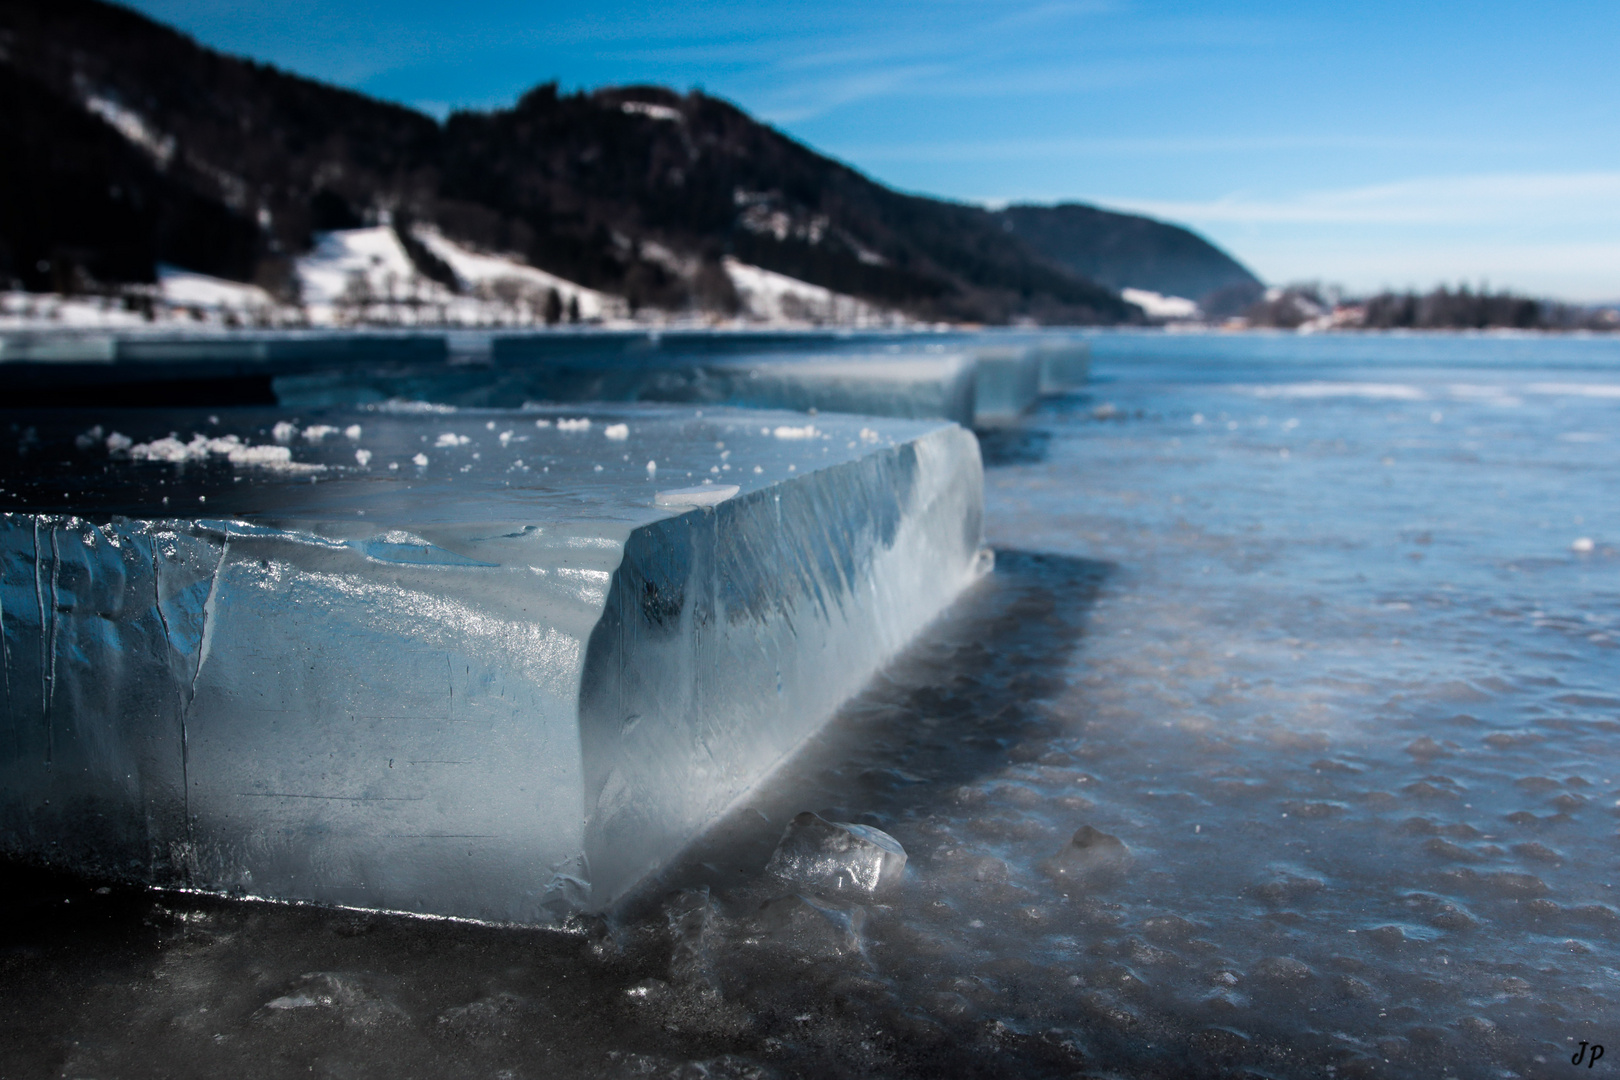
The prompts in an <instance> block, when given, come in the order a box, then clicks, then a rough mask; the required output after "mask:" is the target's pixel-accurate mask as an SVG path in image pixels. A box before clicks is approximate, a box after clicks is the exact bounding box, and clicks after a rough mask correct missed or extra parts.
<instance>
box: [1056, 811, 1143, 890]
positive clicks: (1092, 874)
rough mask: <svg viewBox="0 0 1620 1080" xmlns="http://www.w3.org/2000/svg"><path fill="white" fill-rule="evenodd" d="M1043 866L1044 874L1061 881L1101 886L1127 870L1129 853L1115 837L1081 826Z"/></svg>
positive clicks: (1099, 830) (1123, 843)
mask: <svg viewBox="0 0 1620 1080" xmlns="http://www.w3.org/2000/svg"><path fill="white" fill-rule="evenodd" d="M1046 865H1047V871H1048V872H1049V873H1050V874H1051V875H1052V876H1053V877H1055V878H1058V879H1059V880H1061V881H1073V882H1082V883H1086V884H1102V883H1104V882H1106V881H1110V880H1112V879H1114V878H1117V877H1119V876H1120V875H1122V874H1123V873H1124V872H1125V871H1126V870H1127V869H1129V867H1130V865H1131V851H1130V848H1128V847H1126V846H1125V842H1124V841H1123V840H1121V839H1120V838H1119V837H1117V836H1114V835H1112V834H1111V833H1105V832H1103V831H1102V830H1101V829H1096V828H1093V827H1092V826H1090V825H1082V826H1080V829H1079V831H1077V832H1076V833H1075V834H1074V836H1073V837H1072V838H1071V839H1070V840H1069V842H1068V843H1067V844H1065V845H1063V850H1062V851H1059V852H1058V853H1057V854H1056V855H1054V856H1053V857H1052V858H1051V859H1050V860H1048V862H1047V864H1046Z"/></svg>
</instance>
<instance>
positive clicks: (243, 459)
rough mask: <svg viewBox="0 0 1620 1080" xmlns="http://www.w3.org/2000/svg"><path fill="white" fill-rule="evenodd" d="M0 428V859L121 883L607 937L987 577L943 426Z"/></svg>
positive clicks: (429, 417) (625, 412)
mask: <svg viewBox="0 0 1620 1080" xmlns="http://www.w3.org/2000/svg"><path fill="white" fill-rule="evenodd" d="M0 419H4V420H5V421H6V423H8V424H9V425H15V426H13V427H12V428H11V430H12V431H14V432H15V433H16V436H15V437H14V439H12V440H8V441H7V442H6V444H4V445H3V446H0V509H3V510H4V514H3V516H0V570H3V575H0V621H3V629H4V663H5V689H6V694H7V710H6V713H5V719H4V727H5V731H4V737H3V738H0V849H3V850H4V851H5V852H6V853H8V854H10V855H13V856H18V857H24V858H30V859H36V860H41V861H44V862H47V863H51V864H55V865H61V866H66V867H72V868H75V869H79V870H83V871H89V872H93V873H98V874H108V875H111V876H115V877H118V878H122V879H128V880H135V881H144V882H154V883H162V884H184V885H189V886H191V887H195V888H201V889H210V890H222V891H237V892H241V893H244V894H249V895H259V896H270V897H282V898H293V899H304V900H314V901H321V902H329V903H339V904H349V905H356V906H361V907H371V908H384V909H398V910H407V911H420V912H432V913H438V914H445V915H457V916H467V917H475V918H483V919H495V920H512V921H520V922H543V921H547V920H549V919H552V918H555V917H556V916H557V915H558V914H559V913H561V912H565V911H568V910H573V909H577V908H581V907H587V908H592V907H594V908H602V907H605V906H608V905H610V904H611V903H613V902H614V900H615V899H616V898H617V897H619V896H620V895H622V894H623V893H624V892H625V891H626V890H627V889H629V888H630V887H631V886H633V885H634V884H635V883H636V882H637V881H638V880H640V879H641V878H642V877H643V876H644V875H645V874H647V873H648V872H650V871H652V870H654V869H656V868H657V867H659V866H660V865H662V864H663V863H664V862H665V861H666V860H668V859H669V858H671V857H672V856H673V855H674V854H675V853H676V852H677V851H678V850H679V849H680V848H681V847H682V846H683V845H684V844H685V843H687V842H688V841H689V840H690V839H691V838H692V837H693V836H694V835H695V834H696V833H697V832H698V831H699V830H701V829H702V828H703V827H704V826H705V825H706V824H707V823H709V822H710V821H712V820H714V819H715V817H716V816H717V815H718V814H720V813H721V812H722V811H723V810H724V809H725V808H726V807H727V806H728V805H730V804H732V803H733V802H734V800H736V799H738V798H739V797H741V796H742V795H744V794H745V793H746V792H747V791H748V790H749V788H750V787H751V786H752V785H754V784H755V783H757V782H758V781H759V780H760V778H761V777H763V776H764V775H765V774H766V773H767V772H768V771H769V770H770V769H771V768H772V767H773V766H774V765H775V764H776V763H777V762H779V761H780V760H781V759H782V758H783V757H784V756H785V755H786V754H788V753H789V752H790V751H791V750H792V749H793V748H794V747H795V746H797V745H798V744H799V743H800V742H801V741H802V740H803V739H804V738H806V737H807V736H808V735H810V734H811V733H813V732H814V731H815V730H816V729H817V728H818V727H819V726H820V725H821V724H822V723H823V722H824V721H825V720H826V719H827V717H828V716H829V715H830V714H831V713H832V712H833V710H834V709H836V708H837V706H838V705H839V704H840V703H841V702H842V701H844V700H845V699H846V698H847V697H848V696H849V695H850V694H852V693H853V692H855V691H856V690H857V689H858V688H859V687H860V686H861V685H862V684H863V683H864V682H865V681H866V680H867V679H868V678H869V677H870V676H871V675H872V673H873V672H874V671H875V670H876V668H877V667H878V666H879V665H880V664H881V663H882V662H883V661H884V660H885V659H886V658H887V657H889V656H891V655H893V654H894V653H895V652H896V651H897V650H898V649H899V648H901V647H902V646H903V645H904V644H905V643H906V642H907V640H908V639H909V638H910V637H911V636H912V635H914V634H915V633H916V632H917V631H918V630H919V629H920V628H921V627H922V626H923V625H924V624H925V623H927V622H928V621H929V620H930V619H932V618H933V617H934V615H936V614H937V613H938V612H939V611H941V610H942V609H943V608H944V607H945V606H946V605H948V604H949V603H950V602H951V600H952V599H953V598H954V597H955V596H956V595H957V594H958V593H959V592H960V591H961V590H962V589H963V588H965V587H966V586H967V585H968V584H969V583H970V582H971V581H973V580H974V579H975V577H976V576H977V575H978V574H979V573H981V572H982V569H983V566H984V561H983V558H982V556H981V554H980V535H981V533H980V517H981V500H982V494H981V484H982V474H981V471H980V462H979V456H978V447H977V444H976V442H975V441H974V439H973V437H972V436H971V435H970V434H969V433H968V432H966V431H964V430H963V429H961V428H960V427H958V426H956V425H953V424H948V423H939V422H925V421H910V420H875V419H873V418H869V417H868V418H846V417H833V416H824V417H817V418H814V420H813V422H807V421H806V418H805V417H804V416H802V415H798V414H789V413H769V412H744V411H733V410H723V409H720V410H717V409H712V408H708V409H703V410H695V409H691V408H670V407H664V408H655V407H644V406H643V407H637V406H622V407H592V408H589V409H578V408H573V409H561V410H557V409H546V410H531V411H501V412H495V411H479V412H472V411H463V412H456V411H453V410H442V409H441V410H434V409H431V408H424V409H422V410H420V411H417V412H409V413H407V412H399V411H385V410H373V411H359V412H351V413H345V414H326V415H311V416H303V417H298V416H291V415H288V414H287V413H286V412H285V411H280V410H271V411H261V410H232V411H229V412H226V413H224V414H223V415H216V416H209V415H207V414H204V413H196V414H179V413H174V414H166V415H165V416H164V417H163V418H162V419H161V420H159V419H154V418H152V417H151V416H150V415H149V414H142V413H139V412H134V411H131V412H124V413H115V412H110V411H99V412H98V411H87V412H85V413H82V414H70V413H67V412H56V413H44V412H39V413H34V414H24V413H13V414H10V415H9V416H4V417H0ZM610 432H611V433H612V434H610ZM705 480H711V481H712V484H705V483H704V482H703V481H705ZM683 488H685V489H697V491H698V492H699V493H700V494H701V492H702V489H704V488H713V489H715V491H716V498H715V500H714V502H713V505H695V506H694V505H691V504H690V503H683V501H682V499H681V498H680V497H679V496H678V495H677V496H675V497H673V498H672V497H671V495H672V493H678V492H679V490H680V489H683ZM661 493H662V494H663V495H664V496H665V498H664V499H660V497H659V496H660V494H661ZM698 501H699V502H700V503H701V502H704V501H705V500H703V499H701V498H700V499H698Z"/></svg>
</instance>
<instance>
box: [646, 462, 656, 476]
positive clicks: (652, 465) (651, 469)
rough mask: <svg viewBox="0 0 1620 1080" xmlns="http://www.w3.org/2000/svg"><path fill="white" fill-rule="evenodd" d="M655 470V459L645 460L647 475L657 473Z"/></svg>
mask: <svg viewBox="0 0 1620 1080" xmlns="http://www.w3.org/2000/svg"><path fill="white" fill-rule="evenodd" d="M657 472H658V462H656V461H649V462H647V475H648V476H654V475H656V474H657Z"/></svg>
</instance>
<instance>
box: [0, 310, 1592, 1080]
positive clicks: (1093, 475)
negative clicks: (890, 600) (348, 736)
mask: <svg viewBox="0 0 1620 1080" xmlns="http://www.w3.org/2000/svg"><path fill="white" fill-rule="evenodd" d="M1094 347H1095V371H1096V375H1097V381H1096V383H1095V385H1094V386H1093V387H1092V388H1091V390H1090V391H1089V392H1088V393H1087V394H1085V395H1077V396H1074V397H1071V398H1067V399H1062V400H1059V401H1056V402H1052V403H1049V404H1048V405H1046V406H1044V407H1043V409H1042V411H1041V412H1040V413H1038V414H1037V415H1035V416H1034V417H1031V418H1029V419H1028V420H1026V422H1025V423H1024V424H1023V425H1022V426H1021V427H1020V428H1017V429H1014V430H1009V431H1001V432H997V433H995V434H994V435H993V436H992V437H990V438H989V439H988V440H987V442H986V446H985V450H986V463H987V465H988V466H990V468H989V470H988V472H987V478H986V484H987V492H986V496H987V502H988V517H987V523H986V529H987V533H988V535H989V539H990V541H991V543H992V544H993V545H994V546H995V547H996V548H997V549H998V564H997V570H996V573H995V574H994V575H993V576H992V577H990V578H989V579H987V580H986V581H985V582H983V583H982V584H981V585H980V586H978V587H977V588H976V590H975V591H974V592H973V593H971V594H970V595H969V596H968V598H967V599H966V600H964V601H963V602H962V603H960V604H959V605H958V607H957V608H956V609H955V611H954V612H953V613H952V614H951V615H950V616H949V617H948V618H947V619H946V620H944V621H943V622H942V623H941V624H939V625H937V626H936V627H935V628H934V630H933V631H931V632H930V633H929V634H927V635H926V636H925V638H924V639H923V640H922V641H921V642H920V643H919V644H918V645H917V646H916V647H915V648H913V649H912V650H910V651H909V652H908V653H907V654H906V655H905V656H904V657H903V658H902V659H901V660H900V661H899V662H897V663H896V664H894V665H892V666H891V667H890V668H889V669H888V671H887V672H886V673H885V675H884V676H883V677H882V678H881V679H880V680H879V681H878V683H877V684H876V685H874V686H873V687H872V688H870V690H869V691H868V692H867V693H866V694H864V695H863V696H862V697H861V698H860V699H859V700H858V701H857V702H856V703H855V704H854V705H853V706H851V707H850V708H848V709H846V710H845V712H844V713H843V715H842V716H841V717H840V718H839V719H838V720H835V721H834V723H833V724H832V725H831V726H830V727H829V728H828V729H827V730H826V731H825V732H824V733H823V734H822V735H821V736H820V737H818V738H817V739H816V740H815V741H814V742H813V744H812V745H810V746H808V747H807V748H806V749H805V750H804V751H803V752H802V753H801V754H800V755H798V756H797V757H796V758H795V759H794V760H793V761H792V762H791V763H790V764H789V766H787V767H786V768H785V769H784V770H783V771H782V772H781V773H780V774H779V775H778V776H776V777H775V778H774V779H773V780H772V782H771V783H769V784H768V785H767V786H766V789H765V790H763V791H762V792H761V793H760V794H759V796H758V798H757V799H755V800H753V802H752V805H751V806H749V807H748V808H747V809H745V810H743V811H741V812H739V813H738V814H736V815H734V816H733V817H732V818H730V819H728V821H727V822H726V823H725V824H724V825H723V826H722V827H721V828H719V829H717V830H716V831H715V832H714V833H713V834H712V835H711V836H710V837H709V838H708V839H707V840H706V841H705V843H703V844H702V845H701V846H700V848H699V849H697V850H695V851H693V852H692V853H691V854H690V857H689V858H688V859H687V860H686V861H685V863H684V864H683V865H682V866H681V867H680V868H678V869H677V870H675V871H673V872H671V873H670V874H669V875H668V877H667V878H666V879H665V880H664V881H662V882H660V883H659V884H658V886H657V887H656V888H654V889H651V890H649V891H648V892H647V894H646V895H645V897H644V898H643V899H642V900H641V902H639V903H637V904H635V905H633V906H632V907H631V908H629V909H627V910H626V911H625V912H624V913H623V915H622V917H621V918H619V919H617V920H616V921H615V922H613V923H612V924H606V923H581V924H579V925H578V927H577V928H576V929H577V932H576V933H574V934H572V935H560V934H556V933H549V932H543V931H524V930H512V929H505V928H499V927H486V926H475V925H468V924H458V923H448V922H426V921H420V920H404V919H398V918H391V917H381V916H374V915H364V914H358V913H353V912H343V911H337V912H333V911H323V910H318V909H309V908H288V907H274V906H268V905H250V904H232V903H229V902H225V901H220V900H214V899H210V898H202V897H186V896H179V895H174V894H164V895H156V894H150V893H142V892H134V891H127V892H126V891H121V890H113V891H110V892H107V893H104V894H103V893H97V892H95V891H94V890H93V889H91V888H90V887H89V886H87V885H85V884H82V883H75V882H64V881H58V880H54V879H33V880H32V881H30V882H29V884H28V887H27V888H25V889H22V890H15V891H12V892H11V893H9V894H8V895H7V897H6V899H5V903H6V904H7V905H8V907H9V908H10V910H9V911H8V912H7V913H6V918H5V923H4V925H5V927H6V929H5V931H4V934H5V937H4V943H5V944H4V951H3V953H0V1031H3V1032H4V1034H3V1035H0V1072H3V1073H4V1074H5V1075H74V1076H77V1075H85V1076H90V1075H113V1074H117V1075H123V1076H138V1075H177V1074H184V1073H187V1072H194V1073H195V1074H197V1075H203V1074H210V1075H217V1074H218V1073H221V1072H229V1073H234V1074H236V1075H240V1076H270V1075H290V1074H292V1073H295V1072H296V1073H298V1074H299V1075H315V1076H396V1075H446V1076H468V1077H474V1076H512V1077H527V1076H534V1077H541V1076H548V1077H550V1076H569V1075H580V1076H601V1075H607V1076H668V1077H694V1078H695V1077H762V1076H832V1075H846V1076H938V1075H951V1076H1004V1075H1019V1076H1074V1075H1088V1074H1095V1075H1131V1076H1141V1075H1149V1076H1165V1077H1181V1076H1206V1075H1207V1076H1275V1077H1282V1076H1313V1077H1315V1076H1327V1075H1331V1076H1338V1077H1346V1076H1424V1077H1432V1076H1457V1077H1510V1076H1525V1077H1530V1076H1554V1075H1566V1074H1567V1071H1568V1070H1570V1069H1571V1068H1572V1066H1571V1064H1570V1062H1571V1057H1572V1055H1574V1054H1575V1053H1576V1052H1577V1050H1578V1048H1579V1047H1580V1045H1581V1043H1582V1042H1583V1041H1584V1042H1587V1043H1592V1042H1596V1043H1610V1044H1611V1045H1613V1046H1614V1047H1615V1050H1612V1051H1610V1052H1611V1053H1620V1024H1617V1021H1620V1010H1617V1008H1616V998H1617V996H1620V948H1617V946H1620V896H1616V890H1615V889H1614V887H1613V886H1614V878H1615V873H1614V871H1615V868H1616V844H1617V835H1616V826H1617V821H1616V817H1617V807H1620V755H1617V753H1616V751H1617V749H1620V653H1617V646H1620V501H1617V500H1616V499H1615V497H1614V491H1615V477H1616V476H1620V424H1617V423H1616V422H1615V420H1616V414H1617V412H1620V342H1609V341H1584V340H1545V339H1501V338H1477V339H1476V338H1449V337H1447V338H1373V337H1369V338H1297V337H1237V338H1227V337H1213V336H1212V337H1165V336H1157V335H1108V336H1100V337H1098V338H1096V339H1094ZM803 810H814V811H816V812H818V813H820V814H821V815H822V816H823V817H825V818H828V819H830V820H835V821H845V822H854V823H857V824H863V825H868V826H874V827H876V828H878V829H882V830H884V831H886V832H888V833H890V834H892V835H893V836H894V837H895V838H896V839H898V840H899V841H900V843H901V844H902V845H904V847H905V850H906V853H907V855H908V862H907V865H906V870H905V879H904V882H903V884H902V885H901V886H900V888H899V889H898V890H897V891H895V892H892V893H891V894H886V895H882V896H880V897H878V898H875V899H872V900H868V901H865V902H862V903H854V902H852V901H851V900H850V899H849V898H848V897H833V898H819V897H815V896H810V897H807V898H794V897H792V896H791V895H789V890H788V888H787V887H785V886H784V885H783V883H782V882H781V881H779V880H777V879H774V878H772V877H770V876H769V875H766V874H765V873H764V868H765V866H766V863H767V860H768V859H769V857H770V855H771V852H772V850H773V848H774V846H775V843H776V841H777V839H778V838H779V837H780V836H781V834H782V831H783V829H784V828H785V827H786V826H787V824H788V822H789V821H790V820H791V819H792V818H793V816H794V815H795V814H797V813H799V812H800V811H803ZM1088 830H1089V831H1088ZM1077 832H1079V833H1080V834H1081V838H1082V840H1083V845H1082V846H1081V847H1074V846H1072V844H1071V838H1072V837H1075V835H1076V833H1077ZM1099 833H1100V834H1105V836H1106V837H1112V838H1117V840H1118V841H1119V844H1115V843H1113V842H1112V841H1111V840H1102V839H1098V834H1099ZM1120 845H1123V849H1124V850H1123V851H1122V850H1121V848H1120ZM1615 1060H1620V1058H1616V1059H1615ZM1609 1066H1610V1061H1608V1060H1605V1061H1603V1062H1601V1063H1600V1065H1599V1066H1598V1068H1599V1069H1602V1068H1605V1067H1609ZM1581 1067H1582V1068H1583V1069H1584V1068H1585V1063H1584V1061H1583V1062H1582V1065H1581ZM1588 1075H1596V1071H1594V1072H1592V1073H1588Z"/></svg>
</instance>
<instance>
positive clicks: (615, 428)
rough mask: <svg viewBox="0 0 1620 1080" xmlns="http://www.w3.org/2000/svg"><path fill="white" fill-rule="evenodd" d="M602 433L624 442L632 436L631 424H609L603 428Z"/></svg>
mask: <svg viewBox="0 0 1620 1080" xmlns="http://www.w3.org/2000/svg"><path fill="white" fill-rule="evenodd" d="M602 434H603V435H606V436H607V437H608V438H610V439H613V440H615V441H616V442H623V441H624V440H625V439H628V438H629V437H630V425H629V424H609V425H608V426H607V427H605V428H603V429H602Z"/></svg>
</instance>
